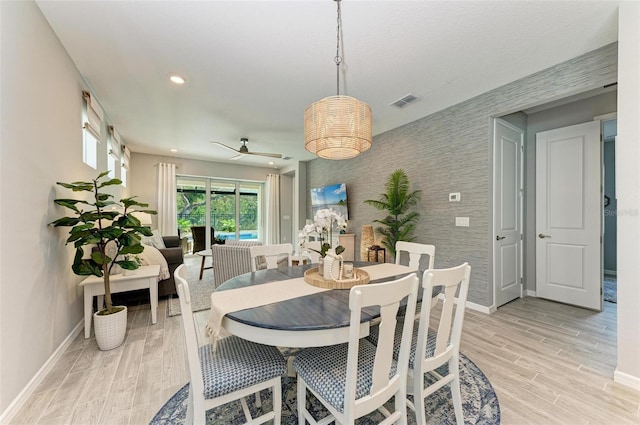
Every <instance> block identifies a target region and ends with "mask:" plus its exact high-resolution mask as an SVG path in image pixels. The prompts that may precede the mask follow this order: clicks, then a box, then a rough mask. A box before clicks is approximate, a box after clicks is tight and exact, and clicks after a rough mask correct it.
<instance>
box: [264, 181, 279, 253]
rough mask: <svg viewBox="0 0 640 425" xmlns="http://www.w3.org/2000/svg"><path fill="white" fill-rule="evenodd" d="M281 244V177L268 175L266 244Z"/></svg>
mask: <svg viewBox="0 0 640 425" xmlns="http://www.w3.org/2000/svg"><path fill="white" fill-rule="evenodd" d="M277 243H280V175H279V174H267V228H266V230H265V244H277Z"/></svg>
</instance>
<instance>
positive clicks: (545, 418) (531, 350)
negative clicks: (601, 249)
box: [11, 298, 640, 425]
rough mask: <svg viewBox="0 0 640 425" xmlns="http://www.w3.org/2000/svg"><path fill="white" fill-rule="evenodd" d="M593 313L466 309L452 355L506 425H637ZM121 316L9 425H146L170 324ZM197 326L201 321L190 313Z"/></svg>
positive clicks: (174, 354)
mask: <svg viewBox="0 0 640 425" xmlns="http://www.w3.org/2000/svg"><path fill="white" fill-rule="evenodd" d="M605 305H606V308H605V311H604V312H602V313H594V312H591V311H587V310H582V309H579V308H574V307H570V306H566V305H563V304H558V303H553V302H550V301H545V300H541V299H537V298H524V299H519V300H516V301H514V302H512V303H510V304H507V305H505V306H503V307H501V308H500V309H498V312H496V313H494V314H492V315H485V314H482V313H477V312H474V311H471V310H467V315H466V319H465V326H464V332H463V335H464V337H463V345H462V351H463V352H464V353H465V354H466V355H467V356H468V357H469V358H470V359H471V360H473V361H474V362H475V363H476V364H477V365H478V366H479V367H480V368H481V369H482V370H483V371H484V373H485V374H486V375H487V376H488V378H489V380H490V381H491V383H492V384H493V386H494V388H495V390H496V393H497V394H498V398H499V400H500V407H501V410H502V423H503V424H506V425H510V424H640V394H638V393H635V392H633V391H632V390H630V389H628V388H625V387H623V386H620V385H618V384H616V383H614V382H613V380H612V376H613V372H614V369H615V364H616V305H615V304H610V303H605ZM158 308H159V310H158V312H159V314H158V323H157V324H155V325H151V324H150V323H151V317H150V316H151V315H150V311H149V306H148V305H145V306H139V307H134V308H132V309H131V311H130V314H129V329H128V334H127V338H126V341H125V343H124V344H123V345H122V346H120V347H119V348H117V349H114V350H111V351H106V352H101V351H99V350H98V348H97V346H96V343H95V340H94V339H93V337H92V338H91V339H89V340H85V339H83V335H82V333H81V335H79V336H78V338H77V339H76V340H75V342H74V343H73V344H72V346H71V347H70V348H69V349H68V350H67V351H66V353H65V354H64V356H63V358H62V359H61V360H60V361H59V362H58V363H57V364H56V366H55V370H53V371H52V372H51V373H50V374H49V376H47V377H46V379H45V380H44V381H43V382H42V384H41V385H40V387H39V388H38V390H37V392H36V393H35V394H34V395H33V396H32V397H31V399H30V400H29V402H28V403H27V404H26V406H25V407H24V408H23V409H22V411H21V412H19V413H18V414H17V415H16V417H15V418H14V420H13V421H12V422H11V423H12V424H16V425H17V424H29V425H31V424H43V425H44V424H46V425H57V424H122V425H126V424H132V425H133V424H136V425H137V424H148V423H149V420H150V419H151V418H152V417H153V415H154V414H155V412H156V411H157V410H158V409H159V408H160V407H161V406H162V405H163V403H164V402H165V401H166V400H167V399H169V397H170V396H171V395H172V394H173V393H174V392H175V391H176V390H178V389H179V388H180V387H181V386H182V385H184V384H185V383H186V382H187V381H188V376H187V369H186V364H185V353H184V348H183V346H184V342H183V336H182V324H181V318H180V316H177V317H166V313H165V312H166V301H162V300H161V302H160V304H159V306H158ZM197 314H198V316H199V319H201V320H202V321H205V320H206V317H207V312H200V313H197Z"/></svg>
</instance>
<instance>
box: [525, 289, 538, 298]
mask: <svg viewBox="0 0 640 425" xmlns="http://www.w3.org/2000/svg"><path fill="white" fill-rule="evenodd" d="M524 295H525V297H537V295H536V291H532V290H531V289H527V290H526V291H524Z"/></svg>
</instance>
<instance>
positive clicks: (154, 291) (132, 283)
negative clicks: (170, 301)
mask: <svg viewBox="0 0 640 425" xmlns="http://www.w3.org/2000/svg"><path fill="white" fill-rule="evenodd" d="M128 273H130V274H126V275H125V274H122V273H121V274H116V275H111V277H110V278H109V283H110V285H111V293H112V294H117V293H118V292H127V291H133V290H135V289H145V288H149V297H150V298H151V323H153V324H154V325H155V324H156V322H157V321H158V320H157V314H156V311H157V310H158V278H159V276H160V266H159V265H157V264H156V265H151V266H141V267H138V268H137V269H136V270H132V271H129V272H128ZM79 286H82V287H83V288H84V338H85V339H88V338H89V337H90V336H91V319H92V317H93V297H94V296H97V297H98V308H100V307H101V306H102V303H103V301H104V282H103V279H102V278H101V277H98V276H89V277H87V278H86V279H85V280H83V281H82V282H80V284H79Z"/></svg>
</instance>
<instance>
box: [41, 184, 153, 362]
mask: <svg viewBox="0 0 640 425" xmlns="http://www.w3.org/2000/svg"><path fill="white" fill-rule="evenodd" d="M107 175H108V172H104V173H101V174H100V175H98V177H96V178H95V179H94V180H91V181H89V182H84V181H77V182H72V183H61V182H58V183H57V184H58V185H60V186H62V187H64V188H66V189H70V190H72V191H73V192H91V195H90V196H89V197H88V199H87V197H83V198H82V199H70V198H59V199H55V200H54V203H55V204H56V205H59V206H61V207H64V208H66V209H68V210H71V212H72V214H71V215H69V216H65V217H61V218H59V219H57V220H55V221H53V222H51V223H50V224H51V225H53V226H55V227H70V228H71V230H69V237H68V238H67V240H66V243H67V244H70V243H73V245H74V247H75V249H76V252H75V256H74V259H73V265H72V266H71V268H72V270H73V272H74V273H75V274H77V275H80V276H97V277H101V278H102V281H103V284H104V302H105V305H104V308H102V306H98V310H99V311H97V312H96V313H95V315H94V318H95V331H96V332H95V333H96V340H97V341H98V346H99V347H100V349H103V350H108V349H111V348H115V347H117V346H119V345H120V344H122V341H123V340H124V335H125V333H126V324H127V320H126V317H127V316H126V314H127V310H126V306H114V305H113V303H112V300H111V288H110V276H111V275H112V274H113V273H114V272H115V270H116V269H118V268H121V269H124V270H135V269H137V268H138V267H139V266H140V264H139V262H138V261H137V260H136V258H135V255H136V254H139V253H141V252H142V251H143V250H144V247H143V246H142V244H141V243H140V240H141V236H151V235H152V232H151V229H150V228H149V227H146V226H142V225H141V224H140V220H139V219H138V218H137V217H136V216H135V215H134V214H132V213H134V212H144V213H147V214H156V212H155V211H152V210H147V209H139V208H146V207H148V204H145V203H141V202H138V201H136V200H135V199H134V198H135V197H129V198H123V199H121V200H120V203H117V202H115V201H113V200H112V198H113V195H111V194H109V193H105V192H102V191H101V190H102V189H104V188H105V187H107V186H114V185H120V184H122V181H121V180H119V179H109V178H108V177H107ZM122 312H124V313H122ZM110 316H118V318H117V319H110V320H116V321H117V322H118V323H119V325H118V326H119V327H120V328H121V329H120V330H119V331H118V333H117V334H118V336H117V337H115V338H110V337H108V336H107V338H109V341H105V338H104V337H103V336H101V335H99V327H100V328H102V325H101V324H100V323H99V321H104V320H107V318H109V317H110ZM123 316H124V320H123V319H122V317H123ZM108 332H112V331H108ZM118 339H119V342H118V341H117V340H118ZM102 342H104V344H102ZM107 346H108V347H110V348H105V347H107Z"/></svg>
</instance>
